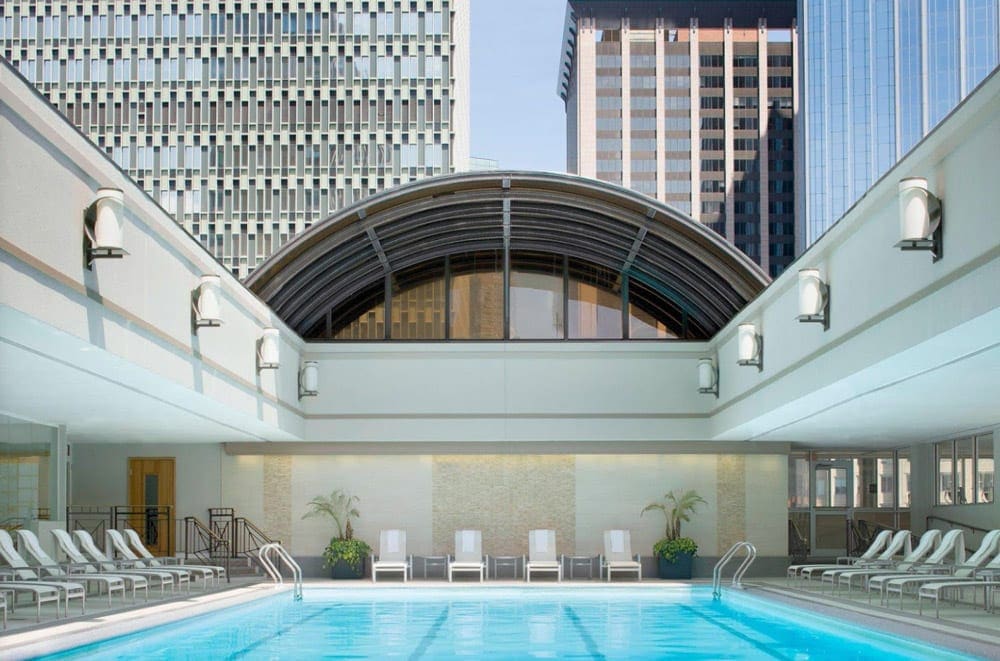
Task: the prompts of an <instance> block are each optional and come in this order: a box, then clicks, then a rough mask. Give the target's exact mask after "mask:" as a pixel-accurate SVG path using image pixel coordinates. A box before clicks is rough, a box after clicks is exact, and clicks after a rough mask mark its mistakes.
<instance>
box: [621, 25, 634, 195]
mask: <svg viewBox="0 0 1000 661" xmlns="http://www.w3.org/2000/svg"><path fill="white" fill-rule="evenodd" d="M631 40H632V37H631V31H630V30H629V19H628V17H627V16H626V17H625V18H622V42H621V43H622V186H624V187H625V188H631V187H632V141H631V136H632V84H631V80H632V62H631V58H630V56H631V53H632V44H631V43H630V42H631Z"/></svg>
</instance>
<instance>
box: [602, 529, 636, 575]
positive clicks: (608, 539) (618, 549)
mask: <svg viewBox="0 0 1000 661" xmlns="http://www.w3.org/2000/svg"><path fill="white" fill-rule="evenodd" d="M601 571H602V572H607V576H608V582H610V581H611V574H612V572H626V573H634V574H635V576H636V579H637V580H640V581H641V580H642V563H641V562H639V556H638V555H635V556H633V555H632V534H631V533H630V532H629V531H628V530H605V531H604V555H602V556H601Z"/></svg>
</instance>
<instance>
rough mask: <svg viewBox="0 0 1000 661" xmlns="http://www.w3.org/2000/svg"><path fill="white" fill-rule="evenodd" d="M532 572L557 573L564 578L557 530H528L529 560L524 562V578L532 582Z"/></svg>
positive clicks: (559, 577)
mask: <svg viewBox="0 0 1000 661" xmlns="http://www.w3.org/2000/svg"><path fill="white" fill-rule="evenodd" d="M531 572H548V573H552V572H555V573H556V580H557V581H561V580H562V575H563V573H562V562H560V560H559V558H558V557H557V556H556V531H555V530H529V531H528V560H527V562H525V563H524V579H525V580H526V581H527V582H528V583H531Z"/></svg>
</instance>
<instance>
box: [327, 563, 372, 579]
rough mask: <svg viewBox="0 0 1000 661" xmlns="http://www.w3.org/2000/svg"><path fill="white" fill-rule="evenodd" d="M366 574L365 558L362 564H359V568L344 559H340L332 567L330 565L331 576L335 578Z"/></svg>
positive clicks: (359, 576)
mask: <svg viewBox="0 0 1000 661" xmlns="http://www.w3.org/2000/svg"><path fill="white" fill-rule="evenodd" d="M364 575H365V562H364V560H362V561H361V564H360V565H358V568H357V569H354V568H353V567H351V566H350V565H349V564H347V563H346V562H344V561H343V560H338V561H337V562H336V563H335V564H334V565H333V566H332V567H330V578H334V579H349V578H364Z"/></svg>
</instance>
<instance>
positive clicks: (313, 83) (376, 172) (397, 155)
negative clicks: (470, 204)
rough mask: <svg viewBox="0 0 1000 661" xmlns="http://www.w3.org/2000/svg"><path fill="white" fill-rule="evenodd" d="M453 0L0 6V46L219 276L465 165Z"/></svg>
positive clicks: (460, 43) (92, 0)
mask: <svg viewBox="0 0 1000 661" xmlns="http://www.w3.org/2000/svg"><path fill="white" fill-rule="evenodd" d="M468 12H469V7H468V2H467V0H418V1H413V2H401V1H400V0H396V1H395V2H374V1H371V2H369V1H368V0H336V1H331V2H317V1H307V2H306V1H299V2H271V1H254V2H251V1H228V2H222V1H221V0H198V1H195V2H179V1H168V0H162V1H157V2H151V1H147V2H122V1H118V2H106V1H100V2H98V1H96V0H86V1H73V2H70V1H69V0H56V1H53V2H21V1H13V2H0V53H2V55H3V56H4V57H5V58H7V60H9V61H10V62H11V63H12V64H13V65H14V66H15V67H16V68H17V69H18V70H19V71H20V72H21V74H22V75H23V76H24V77H25V78H27V79H28V80H29V81H30V82H32V83H34V84H35V85H36V86H37V87H38V89H39V90H40V91H41V92H42V93H43V94H44V95H46V96H47V97H48V98H49V99H50V101H51V102H52V103H53V104H54V105H55V106H56V107H58V108H59V109H60V110H61V111H62V112H63V113H64V114H65V115H67V116H68V117H69V119H70V120H71V121H72V122H73V123H74V124H76V126H77V127H79V128H80V129H81V130H82V131H83V132H84V133H85V134H86V135H88V136H89V137H90V138H91V139H92V140H93V141H94V142H95V143H96V144H98V145H99V146H100V147H101V148H102V149H104V150H105V151H106V152H107V153H108V155H109V156H111V158H113V159H114V161H115V163H117V164H118V166H119V167H121V168H122V169H123V170H124V171H125V172H127V173H128V174H129V175H130V176H132V178H134V179H135V180H136V181H137V182H139V184H140V185H141V186H142V187H143V188H144V189H145V190H146V191H147V192H149V193H150V194H151V195H152V196H153V198H154V199H155V200H156V201H157V202H158V203H159V204H160V206H162V207H163V208H164V209H166V210H167V211H168V212H169V213H170V214H172V215H173V216H174V217H175V218H176V219H177V221H178V222H179V223H181V224H182V225H183V226H184V227H185V228H186V229H187V230H188V231H189V232H190V233H191V234H192V235H193V236H195V237H196V238H197V239H199V240H200V241H201V242H202V244H203V245H205V247H206V248H208V249H209V251H211V252H212V253H213V254H214V255H215V256H216V257H217V258H219V259H220V260H221V261H222V262H223V263H224V264H225V265H226V266H227V268H229V269H230V270H231V271H232V272H233V273H234V274H235V275H237V276H238V277H245V276H246V275H247V274H248V273H249V272H251V271H252V270H253V269H254V268H255V267H256V266H257V265H258V264H259V263H260V262H262V261H263V260H264V259H266V258H267V257H268V256H269V255H271V254H272V253H273V252H274V251H276V250H277V249H278V248H279V247H280V246H281V245H282V244H284V243H285V242H286V241H288V240H289V239H291V238H292V237H294V236H295V235H296V234H297V233H299V232H302V231H303V230H304V229H306V228H307V227H309V226H310V225H311V224H312V223H313V222H315V221H317V220H321V219H322V218H325V217H326V216H328V215H330V214H331V213H332V212H334V211H335V210H337V209H339V208H341V207H344V206H347V205H349V204H351V203H353V202H356V201H358V200H360V199H363V198H365V197H367V196H368V195H371V194H373V193H375V192H377V191H379V190H382V189H384V188H388V187H391V186H394V185H397V184H401V183H405V182H407V181H412V180H415V179H421V178H423V177H427V176H431V175H434V174H441V173H447V172H454V171H461V170H465V169H467V167H468V159H469V103H468V94H469V51H468V48H469V44H468V38H469V13H468Z"/></svg>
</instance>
